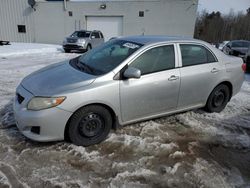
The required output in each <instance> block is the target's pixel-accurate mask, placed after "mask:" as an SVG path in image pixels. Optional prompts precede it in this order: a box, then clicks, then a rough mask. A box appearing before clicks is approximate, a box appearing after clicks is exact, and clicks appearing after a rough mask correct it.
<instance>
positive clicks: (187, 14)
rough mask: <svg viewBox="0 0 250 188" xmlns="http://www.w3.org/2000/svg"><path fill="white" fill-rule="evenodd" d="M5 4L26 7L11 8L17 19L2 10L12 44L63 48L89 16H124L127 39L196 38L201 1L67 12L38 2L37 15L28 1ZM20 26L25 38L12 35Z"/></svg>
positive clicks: (152, 0) (74, 7) (149, 1)
mask: <svg viewBox="0 0 250 188" xmlns="http://www.w3.org/2000/svg"><path fill="white" fill-rule="evenodd" d="M2 1H3V2H5V3H6V2H7V1H11V2H12V3H13V2H23V3H24V2H25V5H24V4H22V6H14V5H13V4H12V6H14V9H15V11H16V10H17V12H18V14H17V16H13V14H14V13H11V12H9V13H8V12H6V11H5V12H4V13H2V9H4V8H2V9H0V15H1V17H2V14H4V15H5V17H7V18H6V19H7V20H9V22H10V21H11V22H13V23H11V24H9V25H8V24H5V25H6V27H7V28H8V30H9V33H12V34H9V35H7V34H6V33H8V32H6V29H5V28H4V29H3V30H4V32H3V33H2V29H1V33H0V37H4V38H6V39H8V40H12V41H27V42H40V43H55V44H60V43H61V42H62V40H63V38H64V37H65V36H67V35H69V34H71V33H72V32H73V31H74V30H78V29H86V17H87V16H123V35H124V36H126V35H141V34H142V33H144V34H146V35H151V34H153V35H181V36H193V33H194V25H195V20H196V11H197V4H198V0H135V1H128V0H124V1H122V0H113V1H108V0H107V1H105V4H106V6H107V8H106V9H104V10H103V9H100V5H101V4H102V2H103V1H86V2H68V3H67V10H65V9H64V4H63V2H45V1H39V2H38V3H37V6H36V11H33V10H32V9H31V8H29V7H28V5H27V1H26V0H1V6H0V7H3V6H2ZM194 2H196V3H195V4H194V5H192V4H193V3H194ZM4 6H6V5H5V4H4ZM25 11H26V12H27V14H25V13H24V12H25ZM68 11H72V12H73V16H72V17H70V16H69V15H68ZM139 11H144V17H139ZM1 17H0V24H1V28H2V19H1ZM19 22H22V23H24V24H27V28H29V32H28V33H27V37H26V38H25V37H24V36H21V35H20V36H19V35H17V34H18V33H16V32H13V30H15V29H16V27H17V26H16V25H17V23H19ZM16 30H17V29H16ZM14 33H15V34H14ZM22 35H25V34H22ZM21 39H22V40H21Z"/></svg>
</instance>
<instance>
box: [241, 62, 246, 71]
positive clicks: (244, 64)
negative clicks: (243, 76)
mask: <svg viewBox="0 0 250 188" xmlns="http://www.w3.org/2000/svg"><path fill="white" fill-rule="evenodd" d="M241 67H242V70H243V71H244V72H246V71H247V64H246V63H243V64H242V66H241Z"/></svg>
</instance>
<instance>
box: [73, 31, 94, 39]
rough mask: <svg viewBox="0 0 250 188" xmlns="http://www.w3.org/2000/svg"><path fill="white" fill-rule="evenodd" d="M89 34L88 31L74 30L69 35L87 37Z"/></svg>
mask: <svg viewBox="0 0 250 188" xmlns="http://www.w3.org/2000/svg"><path fill="white" fill-rule="evenodd" d="M89 35H90V32H89V31H76V32H74V33H73V34H72V35H71V37H78V38H88V37H89Z"/></svg>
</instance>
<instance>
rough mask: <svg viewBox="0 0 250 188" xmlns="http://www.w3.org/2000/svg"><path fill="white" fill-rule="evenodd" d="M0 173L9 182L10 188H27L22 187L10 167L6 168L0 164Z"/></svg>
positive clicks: (6, 166) (25, 187)
mask: <svg viewBox="0 0 250 188" xmlns="http://www.w3.org/2000/svg"><path fill="white" fill-rule="evenodd" d="M0 172H2V174H4V176H5V177H6V178H7V179H8V180H9V183H10V185H11V187H12V188H27V187H28V186H24V184H22V183H21V182H20V181H19V180H18V179H17V177H16V173H15V171H14V170H13V169H12V167H11V166H8V165H6V164H4V163H0Z"/></svg>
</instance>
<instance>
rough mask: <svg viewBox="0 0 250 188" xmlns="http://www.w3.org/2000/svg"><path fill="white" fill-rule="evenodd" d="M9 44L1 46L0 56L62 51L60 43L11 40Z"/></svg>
mask: <svg viewBox="0 0 250 188" xmlns="http://www.w3.org/2000/svg"><path fill="white" fill-rule="evenodd" d="M10 44H11V45H6V46H1V48H0V58H4V57H9V56H12V57H13V56H19V55H30V54H37V53H39V54H41V53H52V52H58V51H60V52H62V51H63V49H62V46H60V45H52V44H38V43H15V42H11V43H10Z"/></svg>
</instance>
